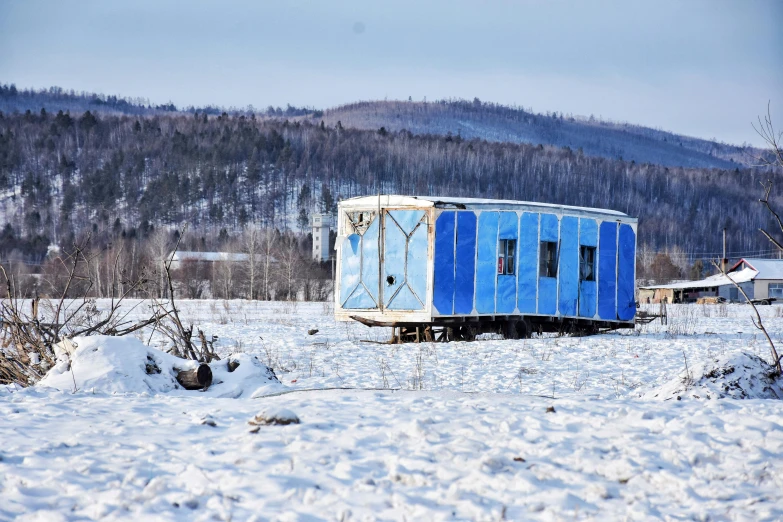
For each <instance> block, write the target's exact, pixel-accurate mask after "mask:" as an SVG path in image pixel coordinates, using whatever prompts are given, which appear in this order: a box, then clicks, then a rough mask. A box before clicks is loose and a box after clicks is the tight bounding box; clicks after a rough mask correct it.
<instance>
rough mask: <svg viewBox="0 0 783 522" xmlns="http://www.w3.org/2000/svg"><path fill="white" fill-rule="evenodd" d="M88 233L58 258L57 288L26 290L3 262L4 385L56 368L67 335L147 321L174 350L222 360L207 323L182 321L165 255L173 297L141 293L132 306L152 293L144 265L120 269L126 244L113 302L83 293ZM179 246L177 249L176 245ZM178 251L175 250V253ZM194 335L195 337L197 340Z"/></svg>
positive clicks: (90, 281) (87, 280) (0, 367)
mask: <svg viewBox="0 0 783 522" xmlns="http://www.w3.org/2000/svg"><path fill="white" fill-rule="evenodd" d="M89 242H90V237H89V236H88V237H87V238H86V239H85V240H84V241H82V242H81V243H78V244H75V245H74V246H73V248H72V249H71V250H70V251H67V252H64V253H63V254H61V255H60V256H59V257H58V258H57V261H58V265H59V267H60V271H59V272H58V273H56V274H53V276H52V277H53V278H56V279H57V281H53V282H51V285H50V286H51V287H52V288H58V289H59V291H58V293H57V295H55V296H54V297H52V296H39V295H37V294H33V295H23V294H22V292H21V291H20V286H19V285H18V284H17V281H16V280H15V278H14V277H13V276H12V275H9V274H8V271H7V270H6V269H5V267H3V266H2V265H0V278H1V279H0V284H2V287H3V290H2V292H3V294H4V295H3V294H0V385H3V384H15V385H18V386H22V387H25V386H30V385H33V384H35V383H36V382H38V381H39V380H40V379H42V378H43V376H44V375H45V374H46V372H47V371H48V370H49V369H50V368H52V367H53V366H54V365H55V363H56V361H57V357H58V355H59V353H58V352H62V353H64V355H65V356H68V354H67V350H62V351H61V350H59V349H58V348H59V347H60V346H61V345H62V343H63V342H64V341H66V340H70V339H73V338H75V337H79V336H90V335H108V336H123V335H129V334H132V333H134V332H138V331H140V330H143V329H145V328H152V329H153V333H154V332H155V331H158V332H160V333H162V334H163V335H165V336H166V337H167V338H168V339H169V341H171V349H170V350H169V351H170V353H172V354H173V355H176V356H178V357H181V358H183V359H192V360H196V361H199V362H202V363H209V362H211V361H213V360H216V359H219V357H218V356H217V355H216V354H215V349H214V343H215V341H216V340H217V337H215V336H212V337H211V338H208V337H207V336H206V334H205V333H204V332H203V331H202V330H197V332H198V334H197V335H195V336H194V332H193V330H194V327H193V325H192V324H191V325H188V326H187V327H186V326H184V324H183V323H182V320H181V319H180V316H179V311H178V310H177V308H176V303H175V300H174V297H173V296H174V292H173V283H172V280H171V274H170V268H171V259H167V260H166V261H164V270H165V274H166V278H167V282H168V287H169V296H170V297H169V299H166V300H158V299H152V298H148V299H142V300H141V301H139V302H136V303H134V304H133V305H130V304H129V303H127V299H128V298H129V297H130V296H132V295H133V296H135V295H139V294H142V295H147V296H149V292H148V284H149V283H150V279H149V278H148V276H147V273H146V272H145V271H143V270H142V271H138V272H136V275H134V276H133V277H130V276H129V275H128V272H127V271H126V270H125V269H124V268H123V263H122V262H121V261H122V251H121V250H120V251H118V252H117V254H116V256H115V259H114V263H113V266H112V276H111V280H110V281H111V291H110V299H109V306H108V309H105V310H99V309H98V307H97V305H96V301H95V299H94V298H90V297H86V296H87V295H90V291H91V290H92V288H93V286H94V285H95V282H96V270H95V265H96V263H97V259H96V258H97V254H90V253H88V252H90V250H89V248H88V247H89ZM175 251H176V249H175ZM172 256H173V254H172ZM144 303H151V304H152V306H151V307H150V310H151V311H150V313H149V315H148V316H147V317H144V318H141V319H133V320H131V319H130V317H131V314H132V312H134V311H135V310H136V309H137V308H138V307H140V306H142V304H144ZM194 337H197V339H198V341H197V342H196V341H194Z"/></svg>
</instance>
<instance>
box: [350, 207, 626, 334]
mask: <svg viewBox="0 0 783 522" xmlns="http://www.w3.org/2000/svg"><path fill="white" fill-rule="evenodd" d="M338 213H339V215H338V223H337V227H338V240H337V244H336V247H335V249H336V251H337V278H336V279H337V280H336V288H335V316H336V318H337V319H338V320H357V321H360V322H362V323H364V324H368V325H378V326H392V327H399V328H400V330H399V335H400V336H402V337H406V336H407V338H409V339H413V338H415V339H417V340H423V339H424V338H431V336H433V335H434V333H433V328H434V327H440V328H441V331H440V335H441V338H443V339H470V338H472V337H475V335H476V334H477V333H481V332H487V331H496V332H500V333H503V334H504V335H506V336H507V337H517V336H528V335H529V334H530V333H532V332H535V331H565V332H594V331H598V329H600V328H632V327H633V325H634V316H635V314H636V304H635V300H634V282H635V276H636V265H635V258H636V255H635V254H636V226H637V220H636V219H635V218H632V217H629V216H628V215H626V214H623V213H621V212H616V211H613V210H601V209H592V208H580V207H569V206H560V205H549V204H543V203H527V202H521V201H504V200H485V199H469V198H437V197H408V196H392V195H382V196H368V197H359V198H352V199H347V200H343V201H341V202H340V204H339V211H338ZM395 335H397V331H396V330H395ZM398 338H399V336H398Z"/></svg>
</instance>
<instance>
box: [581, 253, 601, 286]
mask: <svg viewBox="0 0 783 522" xmlns="http://www.w3.org/2000/svg"><path fill="white" fill-rule="evenodd" d="M588 252H589V254H590V256H589V257H590V260H589V262H588V260H587V259H586V258H585V253H588ZM597 252H598V249H597V248H596V247H594V246H589V245H579V281H580V282H581V281H595V280H596V273H595V260H596V257H597V255H596V254H597ZM585 267H589V269H590V273H589V274H588V275H587V277H585Z"/></svg>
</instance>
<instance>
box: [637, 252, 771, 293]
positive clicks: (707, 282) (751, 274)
mask: <svg viewBox="0 0 783 522" xmlns="http://www.w3.org/2000/svg"><path fill="white" fill-rule="evenodd" d="M729 278H731V279H729ZM756 279H763V280H766V279H779V280H783V259H753V258H743V259H740V260H739V261H738V262H737V263H736V264H735V265H734V266H733V267H731V269H729V272H728V274H727V275H723V274H716V275H713V276H710V277H708V278H706V279H701V280H699V281H681V282H678V283H671V284H668V285H653V286H644V287H641V288H642V289H644V290H655V289H667V288H668V289H674V290H683V289H687V288H715V287H717V286H724V285H731V284H734V283H747V282H748V281H755V280H756ZM732 281H733V282H734V283H732Z"/></svg>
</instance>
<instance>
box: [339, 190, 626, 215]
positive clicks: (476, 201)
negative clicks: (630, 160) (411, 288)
mask: <svg viewBox="0 0 783 522" xmlns="http://www.w3.org/2000/svg"><path fill="white" fill-rule="evenodd" d="M378 198H379V196H360V197H356V198H350V199H344V200H342V201H341V202H340V205H341V206H342V207H367V206H375V205H378ZM380 204H381V205H382V206H384V207H389V206H417V207H433V206H434V207H443V208H451V207H456V208H465V209H476V210H486V209H488V208H492V209H504V210H522V209H527V208H541V209H549V210H553V211H560V212H579V213H582V212H584V213H591V214H603V215H609V216H616V217H620V218H625V219H623V220H624V221H626V220H630V221H636V218H632V217H630V216H629V215H628V214H625V213H623V212H618V211H617V210H608V209H603V208H590V207H576V206H570V205H555V204H552V203H537V202H533V201H515V200H510V199H482V198H454V197H438V196H400V195H391V194H381V195H380Z"/></svg>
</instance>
